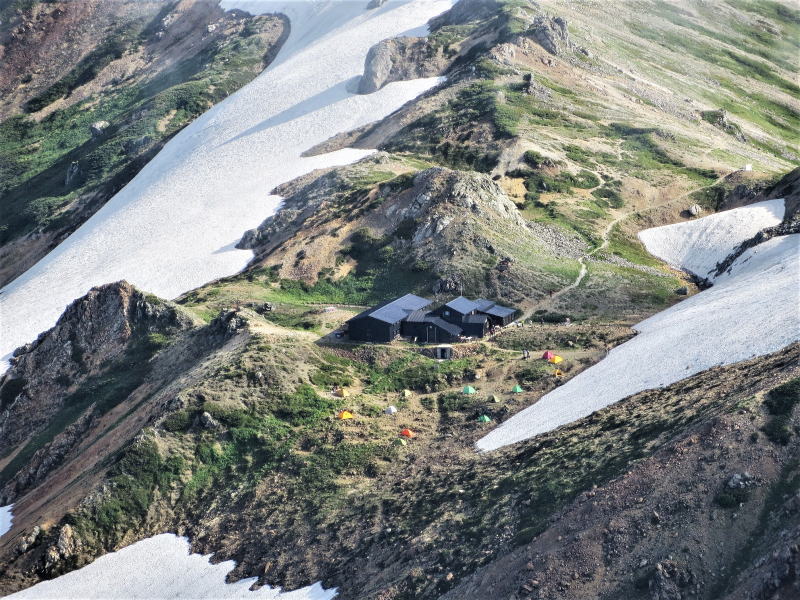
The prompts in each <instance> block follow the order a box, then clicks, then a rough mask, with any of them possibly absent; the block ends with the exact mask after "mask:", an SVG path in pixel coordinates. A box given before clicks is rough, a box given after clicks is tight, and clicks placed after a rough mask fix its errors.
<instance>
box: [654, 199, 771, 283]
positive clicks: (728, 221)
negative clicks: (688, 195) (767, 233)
mask: <svg viewBox="0 0 800 600" xmlns="http://www.w3.org/2000/svg"><path fill="white" fill-rule="evenodd" d="M745 208H746V210H742V209H734V210H728V211H724V212H721V213H716V214H713V215H709V216H707V217H703V218H702V219H697V220H695V221H687V222H685V223H675V224H674V225H665V226H664V227H654V228H652V229H645V230H644V231H641V232H639V239H640V240H641V241H642V243H643V244H644V245H645V247H646V248H647V251H648V252H650V254H653V255H654V256H657V257H658V258H660V259H661V260H663V261H664V262H666V263H669V264H670V265H672V266H673V267H676V268H679V269H683V270H685V271H688V272H690V273H692V274H694V275H697V276H698V277H703V278H706V277H708V276H709V272H710V271H712V270H714V268H715V267H716V266H717V263H718V262H720V261H722V260H723V259H725V258H726V257H727V256H728V254H730V252H731V250H733V249H734V248H735V246H736V245H737V243H738V242H737V243H734V244H733V245H732V243H731V240H739V241H740V242H742V241H744V240H746V239H749V238H751V237H753V236H754V235H755V234H757V233H758V232H759V231H761V230H762V229H764V228H765V227H772V226H774V225H777V224H778V223H780V222H781V221H782V220H783V213H784V206H783V200H769V201H767V202H758V203H757V204H751V205H750V206H747V207H745Z"/></svg>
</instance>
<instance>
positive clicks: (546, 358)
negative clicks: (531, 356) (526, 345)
mask: <svg viewBox="0 0 800 600" xmlns="http://www.w3.org/2000/svg"><path fill="white" fill-rule="evenodd" d="M554 356H555V354H553V353H552V352H550V350H548V351H547V352H545V353H544V354H542V358H543V359H545V360H550V359H551V358H553V357H554Z"/></svg>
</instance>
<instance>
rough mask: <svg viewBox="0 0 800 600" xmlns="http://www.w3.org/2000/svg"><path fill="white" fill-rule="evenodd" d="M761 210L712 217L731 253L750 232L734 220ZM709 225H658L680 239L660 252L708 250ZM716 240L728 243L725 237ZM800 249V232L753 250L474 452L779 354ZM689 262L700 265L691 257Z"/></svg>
mask: <svg viewBox="0 0 800 600" xmlns="http://www.w3.org/2000/svg"><path fill="white" fill-rule="evenodd" d="M772 209H775V207H774V206H773V207H772ZM762 211H763V203H762V204H761V205H753V206H751V207H744V208H740V209H736V210H732V211H727V212H724V213H719V214H717V215H713V216H712V217H706V219H714V221H715V222H716V223H717V226H718V227H719V228H720V229H721V230H722V231H728V232H730V233H729V235H730V238H729V239H728V241H727V246H728V249H729V250H730V249H733V248H735V247H736V246H737V245H738V244H739V243H740V242H742V241H743V240H744V239H746V238H748V237H750V236H751V231H750V229H749V228H747V227H740V226H736V225H735V224H736V223H746V222H747V221H749V220H750V216H749V215H752V219H753V220H756V219H761V218H763V214H762ZM781 212H782V211H781ZM773 214H774V213H773ZM728 219H730V222H729V221H728ZM703 221H705V219H699V220H697V221H692V222H690V223H685V224H683V225H685V226H683V227H674V226H669V227H663V228H659V229H662V230H666V231H668V232H669V233H670V235H671V236H674V237H656V238H655V239H658V240H659V243H660V244H661V245H660V247H661V248H678V249H680V248H683V247H684V246H691V245H695V247H699V248H700V250H699V251H700V252H704V250H703V248H708V247H710V245H708V246H706V245H704V243H703V239H704V238H703V237H702V236H700V235H698V234H697V231H695V228H697V229H699V230H700V231H704V232H706V235H707V236H708V237H709V238H714V237H715V232H714V229H709V228H707V223H704V222H703ZM643 233H646V232H643ZM650 239H654V238H652V237H651V236H649V235H647V234H646V235H643V236H642V240H650ZM645 243H647V241H645ZM714 243H715V244H716V247H717V248H721V247H722V241H721V240H719V241H717V242H714ZM649 249H650V248H649V246H648V250H649ZM715 252H716V251H708V252H707V253H706V259H704V260H708V261H713V262H712V263H708V262H706V263H705V264H711V266H713V264H716V259H715V256H716V254H715ZM720 252H722V251H721V250H720ZM799 252H800V235H790V236H784V237H776V238H773V239H771V240H769V241H768V242H765V243H763V244H760V245H758V246H756V247H754V248H751V249H750V250H748V251H747V252H745V253H744V254H743V255H742V256H741V257H739V259H738V260H737V261H736V262H735V263H734V264H733V266H732V268H731V273H730V274H728V273H725V274H723V275H721V276H720V277H718V278H717V279H716V280H715V282H714V286H713V287H712V288H710V289H708V290H705V291H703V292H701V293H699V294H696V295H694V296H692V297H690V298H688V299H686V300H684V301H683V302H681V303H679V304H676V305H675V306H672V307H671V308H668V309H667V310H664V311H662V312H660V313H658V314H656V315H654V316H652V317H650V318H649V319H646V320H644V321H642V322H641V323H639V324H638V325H636V329H637V330H638V331H639V335H637V336H636V337H635V338H633V339H631V340H629V341H628V342H625V343H624V344H621V345H620V346H617V347H616V348H614V349H613V350H612V351H611V352H609V354H608V357H606V358H605V359H604V360H602V361H601V362H599V363H598V364H596V365H594V366H593V367H591V368H589V369H587V370H586V371H584V372H583V373H580V374H579V375H577V376H576V377H574V378H573V379H571V380H569V381H568V382H566V383H565V384H564V385H562V386H561V387H558V388H556V389H555V390H553V391H552V392H550V393H549V394H546V395H545V396H544V397H542V398H541V399H540V400H539V401H538V402H537V403H536V404H534V405H532V406H530V407H528V408H526V409H525V410H523V411H521V412H520V413H519V414H517V415H515V416H514V417H512V418H510V419H509V420H508V421H506V422H505V423H503V424H502V425H500V426H499V427H497V428H496V429H495V430H493V431H491V432H490V433H489V434H488V435H486V436H485V437H483V438H481V439H480V440H479V441H478V443H477V446H478V448H479V449H480V450H494V449H495V448H500V447H501V446H505V445H507V444H512V443H515V442H519V441H522V440H526V439H528V438H531V437H534V436H536V435H538V434H540V433H544V432H546V431H550V430H552V429H555V428H556V427H559V426H561V425H564V424H566V423H570V422H572V421H574V420H576V419H580V418H581V417H584V416H586V415H588V414H590V413H592V412H594V411H596V410H599V409H601V408H604V407H606V406H608V405H609V404H613V403H614V402H617V401H618V400H621V399H622V398H625V397H626V396H629V395H631V394H635V393H637V392H640V391H642V390H646V389H651V388H658V387H663V386H666V385H669V384H672V383H674V382H676V381H679V380H681V379H684V378H686V377H689V376H690V375H694V374H695V373H698V372H700V371H703V370H705V369H708V368H711V367H713V366H716V365H725V364H731V363H735V362H739V361H742V360H746V359H748V358H752V357H755V356H760V355H764V354H768V353H770V352H775V351H777V350H780V349H781V348H783V347H785V346H787V345H789V344H791V343H793V342H795V341H797V340H798V339H800V313H799V312H798V309H797V307H798V304H799V303H800V260H798V256H799V254H798V253H799ZM722 253H723V254H725V255H727V252H722ZM688 260H689V261H690V262H692V261H694V259H693V257H689V259H688ZM693 264H696V265H700V264H703V263H702V262H701V261H694V262H693Z"/></svg>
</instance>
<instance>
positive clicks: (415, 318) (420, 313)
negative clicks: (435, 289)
mask: <svg viewBox="0 0 800 600" xmlns="http://www.w3.org/2000/svg"><path fill="white" fill-rule="evenodd" d="M429 314H431V313H429V312H428V311H427V310H425V309H424V308H421V309H419V310H415V311H414V312H412V313H409V314H408V316H407V317H406V321H408V322H409V323H422V322H423V321H424V320H425V317H427V316H428V315H429Z"/></svg>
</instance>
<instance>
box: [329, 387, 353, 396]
mask: <svg viewBox="0 0 800 600" xmlns="http://www.w3.org/2000/svg"><path fill="white" fill-rule="evenodd" d="M333 393H334V395H336V396H339V398H347V397H348V396H349V395H350V392H348V391H347V390H346V389H345V388H336V391H335V392H333Z"/></svg>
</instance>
